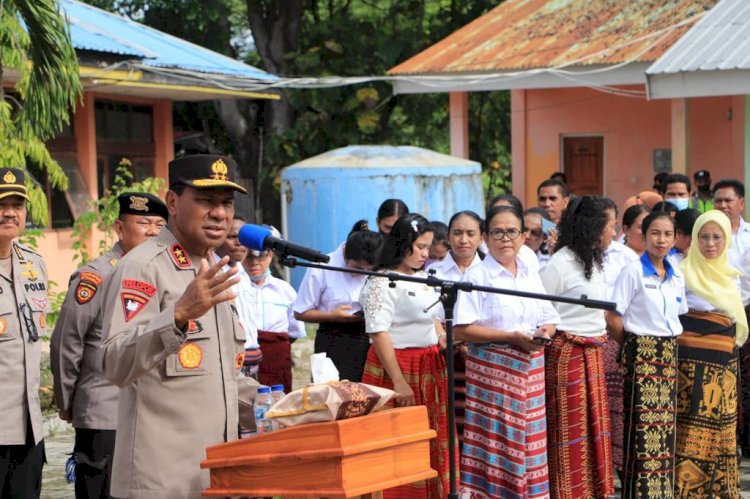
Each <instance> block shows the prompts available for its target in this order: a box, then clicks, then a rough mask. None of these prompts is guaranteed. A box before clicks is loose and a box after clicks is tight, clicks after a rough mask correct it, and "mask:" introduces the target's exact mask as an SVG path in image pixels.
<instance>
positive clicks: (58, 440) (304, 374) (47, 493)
mask: <svg viewBox="0 0 750 499" xmlns="http://www.w3.org/2000/svg"><path fill="white" fill-rule="evenodd" d="M312 343H313V342H312V340H310V339H308V340H301V341H297V342H295V344H294V345H293V352H292V353H293V358H294V361H295V365H296V368H295V372H294V386H295V387H302V386H304V385H305V384H306V383H308V382H309V380H310V374H309V368H308V367H307V366H308V364H309V359H310V354H311V353H312V351H313V347H312ZM73 440H74V434H73V432H72V430H68V431H65V430H63V431H60V432H58V433H55V434H53V435H52V436H49V437H47V438H46V440H45V444H46V447H47V465H46V466H45V467H44V480H43V482H42V498H43V499H44V498H47V499H63V498H72V497H74V493H73V484H68V483H66V482H65V461H66V460H67V459H68V454H70V452H72V450H73ZM741 473H742V477H741V487H742V497H743V498H746V499H750V459H747V458H746V459H743V461H742V465H741Z"/></svg>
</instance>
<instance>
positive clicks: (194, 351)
mask: <svg viewBox="0 0 750 499" xmlns="http://www.w3.org/2000/svg"><path fill="white" fill-rule="evenodd" d="M177 357H178V358H179V359H180V365H181V366H182V367H183V369H195V368H196V367H199V366H200V365H201V361H202V360H203V350H201V347H199V346H198V345H196V344H195V343H192V342H190V343H185V344H184V345H182V347H181V348H180V351H179V352H177Z"/></svg>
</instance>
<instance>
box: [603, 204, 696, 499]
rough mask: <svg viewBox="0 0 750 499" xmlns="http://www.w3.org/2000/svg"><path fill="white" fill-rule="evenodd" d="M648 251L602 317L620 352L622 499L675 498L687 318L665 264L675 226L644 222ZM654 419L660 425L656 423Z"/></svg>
mask: <svg viewBox="0 0 750 499" xmlns="http://www.w3.org/2000/svg"><path fill="white" fill-rule="evenodd" d="M642 231H643V234H644V237H645V241H646V244H645V247H646V251H645V253H643V255H642V256H641V257H640V259H639V261H637V262H633V263H631V264H629V265H628V266H627V267H626V268H625V269H624V270H623V272H622V273H621V274H620V277H619V278H618V279H617V283H615V289H614V291H613V293H612V296H611V301H613V302H614V303H616V304H617V311H616V312H609V313H608V314H607V323H608V329H609V332H610V334H611V335H612V337H613V338H615V339H616V340H617V341H618V342H619V343H621V344H622V345H623V347H622V362H623V365H624V378H625V397H624V399H625V440H624V442H625V443H624V446H625V463H624V470H623V475H622V486H623V497H647V498H654V499H656V498H658V497H664V494H665V491H667V492H666V493H667V494H668V496H670V497H671V496H672V494H673V490H674V485H675V483H674V475H675V468H674V451H675V418H674V412H675V402H676V394H677V336H679V335H680V334H681V333H682V325H681V323H680V318H679V315H680V314H683V313H685V312H687V298H686V297H685V279H684V277H683V276H682V274H681V273H680V272H679V270H677V269H675V268H674V267H673V266H672V265H671V264H670V263H669V260H668V259H667V255H668V254H669V251H670V250H671V249H672V246H673V245H674V237H675V222H674V219H673V218H672V217H671V216H670V215H669V213H666V212H663V211H653V212H651V213H650V214H649V215H648V216H646V218H644V219H643V228H642ZM654 414H659V415H660V417H659V418H658V419H654V417H653V415H654Z"/></svg>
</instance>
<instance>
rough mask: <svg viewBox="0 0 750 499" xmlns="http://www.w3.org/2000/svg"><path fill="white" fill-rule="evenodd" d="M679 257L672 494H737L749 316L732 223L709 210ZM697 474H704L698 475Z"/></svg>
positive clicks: (698, 220)
mask: <svg viewBox="0 0 750 499" xmlns="http://www.w3.org/2000/svg"><path fill="white" fill-rule="evenodd" d="M692 235H693V237H692V239H693V243H692V247H691V248H690V251H689V252H688V256H687V258H686V259H685V260H684V261H683V263H682V271H683V273H684V274H685V284H686V287H687V303H688V306H689V307H690V311H689V312H688V313H687V314H685V315H682V316H681V317H680V320H681V322H682V326H683V328H684V331H683V333H682V335H681V336H680V337H679V338H678V340H677V342H678V344H679V348H680V359H679V360H680V362H679V364H678V367H679V378H678V379H679V380H680V381H679V384H678V392H677V400H678V403H677V449H676V457H675V470H676V471H677V472H676V475H677V479H676V493H677V494H678V495H679V496H680V497H707V496H709V494H708V493H707V491H711V493H710V496H711V497H740V487H739V486H740V484H739V475H740V471H739V456H738V455H737V438H736V434H737V413H738V406H739V400H738V396H739V394H738V393H737V389H736V388H737V386H736V380H737V375H738V366H737V350H738V348H737V347H738V345H741V344H742V343H743V342H744V341H745V339H746V338H747V329H748V328H747V318H746V316H745V310H744V307H743V306H742V300H741V298H740V291H739V289H738V288H737V275H738V274H739V272H738V271H737V269H735V268H734V267H732V266H731V265H730V263H729V258H728V255H729V245H730V244H731V237H732V229H731V224H730V222H729V218H727V216H726V215H725V214H724V213H722V212H720V211H717V210H709V211H707V212H706V213H704V214H703V215H701V216H700V217H698V219H697V220H696V221H695V225H694V227H693V232H692ZM696 476H701V477H704V478H702V479H701V480H700V481H696V480H695V479H694V478H695V477H696Z"/></svg>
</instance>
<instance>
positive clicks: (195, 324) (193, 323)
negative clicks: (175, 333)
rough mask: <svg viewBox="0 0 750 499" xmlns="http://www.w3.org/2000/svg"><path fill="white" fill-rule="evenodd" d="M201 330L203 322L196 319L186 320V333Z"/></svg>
mask: <svg viewBox="0 0 750 499" xmlns="http://www.w3.org/2000/svg"><path fill="white" fill-rule="evenodd" d="M201 331H203V324H201V321H199V320H198V319H190V320H189V321H188V334H195V333H200V332H201Z"/></svg>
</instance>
